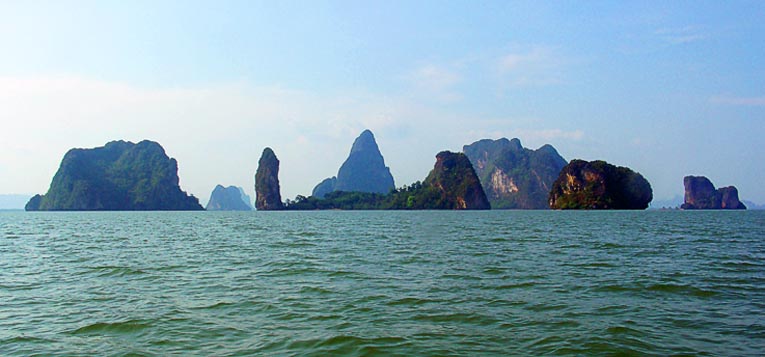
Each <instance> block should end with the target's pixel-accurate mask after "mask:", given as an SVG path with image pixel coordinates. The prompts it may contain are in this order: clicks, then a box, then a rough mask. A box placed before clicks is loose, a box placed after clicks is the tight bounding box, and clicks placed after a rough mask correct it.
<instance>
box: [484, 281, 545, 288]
mask: <svg viewBox="0 0 765 357" xmlns="http://www.w3.org/2000/svg"><path fill="white" fill-rule="evenodd" d="M535 285H537V283H535V282H533V281H526V282H523V283H516V284H503V285H499V286H497V287H494V288H492V289H497V290H511V289H522V288H530V287H532V286H535Z"/></svg>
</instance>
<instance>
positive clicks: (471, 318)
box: [412, 313, 498, 325]
mask: <svg viewBox="0 0 765 357" xmlns="http://www.w3.org/2000/svg"><path fill="white" fill-rule="evenodd" d="M412 319H414V320H418V321H429V322H437V323H448V322H453V323H466V324H474V325H491V324H494V323H496V322H498V320H497V319H496V318H494V317H491V316H487V315H482V314H476V313H472V314H467V313H446V314H419V315H415V316H414V317H413V318H412Z"/></svg>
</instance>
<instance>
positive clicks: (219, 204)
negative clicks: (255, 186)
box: [205, 185, 252, 211]
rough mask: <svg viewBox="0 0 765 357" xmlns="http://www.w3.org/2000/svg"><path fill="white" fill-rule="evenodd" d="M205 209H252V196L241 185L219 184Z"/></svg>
mask: <svg viewBox="0 0 765 357" xmlns="http://www.w3.org/2000/svg"><path fill="white" fill-rule="evenodd" d="M205 209H206V210H208V211H251V210H252V206H251V205H250V197H249V196H247V195H246V194H245V193H244V190H242V188H241V187H236V186H229V187H223V186H221V185H217V186H215V189H214V190H213V192H212V194H211V195H210V201H209V202H207V207H206V208H205Z"/></svg>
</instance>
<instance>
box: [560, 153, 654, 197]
mask: <svg viewBox="0 0 765 357" xmlns="http://www.w3.org/2000/svg"><path fill="white" fill-rule="evenodd" d="M549 197H550V208H553V209H646V208H648V204H649V203H650V202H651V200H652V199H653V190H652V189H651V184H650V183H648V181H647V180H646V179H645V178H644V177H643V176H642V175H640V174H639V173H637V172H634V171H632V170H630V169H629V168H626V167H618V166H614V165H611V164H609V163H607V162H605V161H592V162H587V161H584V160H572V161H571V162H570V163H569V164H568V165H566V167H564V168H563V170H561V173H560V175H559V176H558V178H557V179H556V180H555V182H554V183H553V187H552V190H551V191H550V196H549Z"/></svg>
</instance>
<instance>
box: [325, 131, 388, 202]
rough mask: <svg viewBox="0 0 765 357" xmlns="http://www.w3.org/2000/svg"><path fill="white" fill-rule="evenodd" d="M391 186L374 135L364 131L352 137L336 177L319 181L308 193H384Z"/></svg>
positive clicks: (386, 168)
mask: <svg viewBox="0 0 765 357" xmlns="http://www.w3.org/2000/svg"><path fill="white" fill-rule="evenodd" d="M394 188H395V184H394V182H393V175H391V174H390V169H389V168H388V167H387V166H385V160H384V159H383V156H382V153H380V148H379V147H378V146H377V141H375V136H374V134H372V132H371V131H369V130H364V131H363V132H362V133H361V134H360V135H359V136H358V137H357V138H356V140H354V142H353V146H352V147H351V152H350V154H349V155H348V158H347V159H346V160H345V162H343V165H342V166H340V170H338V172H337V176H336V177H330V178H328V179H325V180H323V181H322V182H320V183H319V184H318V185H316V187H314V189H313V192H312V193H311V195H312V196H315V197H318V198H322V197H324V195H326V194H327V193H330V192H332V191H344V192H372V193H382V194H386V193H388V192H390V190H392V189H394Z"/></svg>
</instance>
